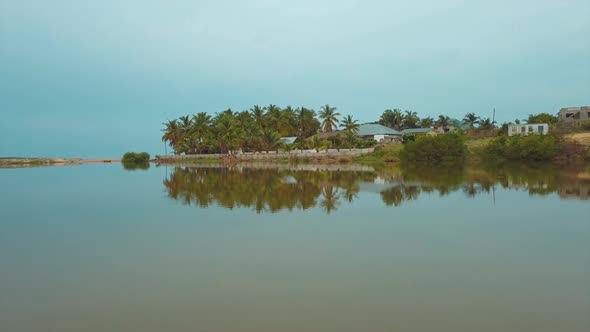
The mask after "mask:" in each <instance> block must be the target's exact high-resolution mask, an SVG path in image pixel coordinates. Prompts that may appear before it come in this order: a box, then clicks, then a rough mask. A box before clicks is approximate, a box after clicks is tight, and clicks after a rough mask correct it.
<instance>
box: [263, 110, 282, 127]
mask: <svg viewBox="0 0 590 332" xmlns="http://www.w3.org/2000/svg"><path fill="white" fill-rule="evenodd" d="M265 118H266V123H267V126H268V127H269V128H271V129H272V130H274V131H280V130H281V129H280V126H281V108H280V107H278V106H277V105H273V104H270V105H268V106H267V107H266V114H265Z"/></svg>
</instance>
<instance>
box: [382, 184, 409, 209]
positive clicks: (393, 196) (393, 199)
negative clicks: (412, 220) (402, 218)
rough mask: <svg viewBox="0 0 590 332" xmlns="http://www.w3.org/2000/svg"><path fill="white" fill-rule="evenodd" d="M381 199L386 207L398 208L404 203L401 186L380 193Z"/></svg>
mask: <svg viewBox="0 0 590 332" xmlns="http://www.w3.org/2000/svg"><path fill="white" fill-rule="evenodd" d="M381 199H382V200H383V203H385V205H387V206H392V205H393V206H400V204H401V203H402V202H403V201H404V194H403V192H402V188H401V186H395V187H393V188H390V189H387V190H385V191H382V192H381Z"/></svg>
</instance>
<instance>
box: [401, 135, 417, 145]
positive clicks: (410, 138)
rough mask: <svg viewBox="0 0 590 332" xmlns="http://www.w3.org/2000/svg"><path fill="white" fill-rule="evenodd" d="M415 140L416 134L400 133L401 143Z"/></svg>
mask: <svg viewBox="0 0 590 332" xmlns="http://www.w3.org/2000/svg"><path fill="white" fill-rule="evenodd" d="M415 140H416V135H414V134H403V135H402V143H404V144H406V143H408V142H414V141H415Z"/></svg>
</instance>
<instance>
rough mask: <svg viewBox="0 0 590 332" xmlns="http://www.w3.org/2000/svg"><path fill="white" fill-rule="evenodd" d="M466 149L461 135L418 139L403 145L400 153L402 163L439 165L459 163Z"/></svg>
mask: <svg viewBox="0 0 590 332" xmlns="http://www.w3.org/2000/svg"><path fill="white" fill-rule="evenodd" d="M466 151H467V147H466V146H465V139H464V137H463V134H462V133H457V132H451V133H446V134H443V135H437V136H430V135H425V136H421V137H418V138H417V139H416V141H410V142H408V143H407V144H405V145H404V149H403V150H402V151H401V153H400V157H401V159H402V161H406V162H407V161H415V162H426V163H439V162H447V161H459V160H463V159H464V158H465V154H466Z"/></svg>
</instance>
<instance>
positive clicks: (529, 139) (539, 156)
mask: <svg viewBox="0 0 590 332" xmlns="http://www.w3.org/2000/svg"><path fill="white" fill-rule="evenodd" d="M558 151H559V144H558V141H557V139H556V138H555V137H553V136H548V135H529V136H520V135H517V136H512V137H506V136H502V137H499V138H496V139H495V140H493V141H491V142H490V143H489V144H488V145H487V146H486V147H485V148H484V150H483V153H484V156H485V157H487V158H489V159H507V160H549V159H551V158H553V157H555V155H556V154H557V152H558Z"/></svg>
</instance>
